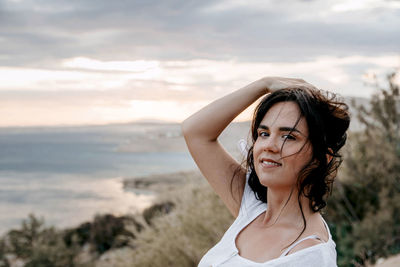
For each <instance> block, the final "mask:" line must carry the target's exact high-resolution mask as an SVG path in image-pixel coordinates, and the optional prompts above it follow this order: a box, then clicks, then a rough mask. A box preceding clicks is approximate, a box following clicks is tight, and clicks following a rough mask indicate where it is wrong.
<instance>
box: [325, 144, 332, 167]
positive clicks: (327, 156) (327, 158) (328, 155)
mask: <svg viewBox="0 0 400 267" xmlns="http://www.w3.org/2000/svg"><path fill="white" fill-rule="evenodd" d="M328 151H329V152H330V153H331V154H333V150H332V149H331V148H328ZM331 154H329V153H326V163H327V164H329V163H331V161H332V158H333V156H332V155H331Z"/></svg>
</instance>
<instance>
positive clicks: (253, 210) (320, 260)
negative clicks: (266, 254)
mask: <svg viewBox="0 0 400 267" xmlns="http://www.w3.org/2000/svg"><path fill="white" fill-rule="evenodd" d="M248 179H249V173H248V174H247V175H246V185H245V189H244V193H243V197H242V202H241V207H240V210H239V215H238V217H237V218H236V220H235V221H234V222H233V224H232V225H231V226H230V227H229V229H228V230H227V231H226V232H225V234H224V236H223V237H222V238H221V240H220V241H219V242H218V243H217V244H216V245H215V246H214V247H212V248H211V249H210V250H209V251H208V252H207V253H206V254H205V255H204V256H203V258H202V259H201V261H200V263H199V265H198V267H209V266H212V267H217V266H218V267H239V266H240V267H253V266H257V267H273V266H287V267H304V266H309V267H314V266H315V267H317V266H318V267H336V266H337V265H336V250H335V247H336V245H335V242H334V241H333V240H332V236H331V233H330V232H329V228H328V226H327V224H326V222H325V221H324V224H325V226H326V228H327V231H328V235H329V240H328V241H327V242H323V243H321V244H318V245H314V246H311V247H308V248H305V249H301V250H299V251H296V252H294V253H292V254H289V255H286V254H287V253H288V252H289V251H290V249H291V248H293V247H294V246H291V247H289V248H288V249H287V250H286V251H285V252H284V253H282V255H281V257H279V258H276V259H272V260H269V261H267V262H264V263H258V262H254V261H251V260H249V259H246V258H243V257H241V256H240V255H239V253H238V249H237V247H236V244H235V240H236V237H237V235H238V234H239V232H240V231H241V230H242V229H243V228H244V227H246V226H247V225H248V224H249V223H250V222H252V221H253V220H254V219H255V218H256V217H258V215H260V214H261V213H262V212H264V211H265V210H266V209H267V204H266V203H263V202H261V201H260V200H257V199H256V197H255V195H254V192H253V191H252V190H251V188H250V186H249V185H248ZM307 238H318V237H317V236H309V237H307ZM300 241H303V240H299V241H298V242H297V244H298V243H299V242H300Z"/></svg>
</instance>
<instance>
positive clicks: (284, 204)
mask: <svg viewBox="0 0 400 267" xmlns="http://www.w3.org/2000/svg"><path fill="white" fill-rule="evenodd" d="M297 196H298V191H297V190H296V189H295V188H293V189H289V190H273V189H271V188H268V195H267V201H268V208H267V211H266V212H265V216H264V218H263V220H262V223H263V225H264V226H266V227H269V226H272V225H275V224H285V225H291V226H294V227H296V228H297V227H303V225H304V222H303V217H302V214H301V210H300V205H299V202H298V197H297ZM309 201H310V200H309V199H308V198H306V197H305V196H301V197H300V203H301V206H302V210H303V214H304V217H305V219H306V220H307V219H308V218H310V216H312V215H315V214H317V213H315V212H313V211H312V210H311V208H310V204H309Z"/></svg>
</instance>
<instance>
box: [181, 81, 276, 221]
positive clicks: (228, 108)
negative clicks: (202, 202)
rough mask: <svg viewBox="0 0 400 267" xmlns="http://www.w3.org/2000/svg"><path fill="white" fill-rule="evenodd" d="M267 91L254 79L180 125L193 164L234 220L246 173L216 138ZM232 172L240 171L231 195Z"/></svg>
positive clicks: (264, 82) (266, 88) (234, 181)
mask: <svg viewBox="0 0 400 267" xmlns="http://www.w3.org/2000/svg"><path fill="white" fill-rule="evenodd" d="M268 92H269V91H268V87H267V82H266V80H265V79H260V80H257V81H255V82H253V83H251V84H249V85H247V86H245V87H243V88H241V89H239V90H237V91H235V92H233V93H231V94H229V95H226V96H224V97H222V98H220V99H217V100H216V101H214V102H212V103H211V104H209V105H207V106H206V107H204V108H203V109H201V110H200V111H198V112H196V113H195V114H193V115H192V116H190V117H189V118H187V119H186V120H185V121H184V122H183V123H182V132H183V135H184V137H185V140H186V144H187V146H188V148H189V151H190V153H191V155H192V157H193V159H194V161H195V162H196V164H197V166H198V167H199V169H200V171H201V172H202V174H203V175H204V177H205V178H206V179H207V180H208V182H209V183H210V185H211V186H212V188H213V189H214V191H215V192H216V193H217V194H218V195H219V196H220V197H221V199H222V201H223V202H224V203H225V205H226V206H227V208H228V209H229V211H230V212H231V213H232V214H233V215H234V216H235V217H236V216H237V215H238V213H239V207H240V199H241V197H242V194H243V188H244V182H245V175H246V172H245V170H244V169H243V168H241V167H240V164H239V163H238V162H237V161H236V160H235V159H234V158H233V157H232V156H231V155H230V154H228V153H227V151H226V150H225V149H224V148H223V147H222V146H221V144H220V143H219V142H218V140H217V138H218V136H219V135H220V134H221V133H222V131H223V130H224V129H225V128H226V127H227V126H228V125H229V123H231V122H232V120H233V119H234V118H235V117H236V116H238V115H239V114H240V113H241V112H242V111H243V110H245V109H246V108H247V107H248V106H250V105H251V104H252V103H253V102H254V101H256V100H257V99H258V98H260V97H261V96H263V95H264V94H266V93H268ZM235 170H240V171H239V172H238V173H237V174H236V175H237V176H238V177H235V179H234V180H233V185H232V189H233V190H232V192H231V179H232V178H233V175H234V172H235ZM236 189H239V190H236Z"/></svg>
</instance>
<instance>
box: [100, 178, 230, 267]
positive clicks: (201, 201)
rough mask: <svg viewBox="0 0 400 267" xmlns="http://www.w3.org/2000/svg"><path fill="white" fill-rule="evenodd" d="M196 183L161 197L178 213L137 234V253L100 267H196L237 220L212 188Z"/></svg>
mask: <svg viewBox="0 0 400 267" xmlns="http://www.w3.org/2000/svg"><path fill="white" fill-rule="evenodd" d="M192 180H193V179H192ZM196 180H197V181H196V182H189V183H188V184H186V185H184V186H182V187H181V188H179V189H176V190H173V191H170V192H168V193H165V194H163V195H162V196H160V199H159V202H163V201H167V200H168V201H171V200H172V201H173V202H174V203H175V204H176V206H175V209H174V210H173V211H172V212H171V213H169V214H167V215H165V216H162V217H159V218H156V219H155V220H154V223H153V225H152V226H151V227H150V226H148V227H147V228H146V229H145V230H144V231H141V232H140V233H138V236H137V239H135V240H134V241H133V246H134V247H135V248H134V249H131V250H129V251H127V250H126V249H125V250H124V251H118V252H117V251H115V252H114V253H115V254H114V255H112V256H108V260H107V261H104V260H103V263H101V261H100V262H99V263H98V264H97V266H98V267H100V266H106V265H107V264H108V266H121V267H122V266H124V267H125V266H131V267H135V266H152V267H161V266H163V267H164V266H182V267H184V266H197V264H198V262H199V261H200V259H201V257H202V256H203V255H204V254H205V253H206V252H207V250H209V249H210V248H211V247H212V246H213V245H214V244H216V243H217V242H218V241H219V240H220V239H221V237H222V235H223V233H224V232H225V231H226V229H227V228H228V227H229V225H230V224H231V223H232V222H233V220H234V218H233V217H232V215H231V214H230V213H229V211H228V210H227V209H226V208H225V206H224V204H223V203H222V201H221V200H220V199H219V197H218V196H217V195H216V194H215V193H214V192H213V191H212V189H211V188H210V186H209V185H208V184H207V183H206V182H205V181H203V180H200V181H199V180H198V179H196ZM106 262H107V264H106V265H105V263H106Z"/></svg>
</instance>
